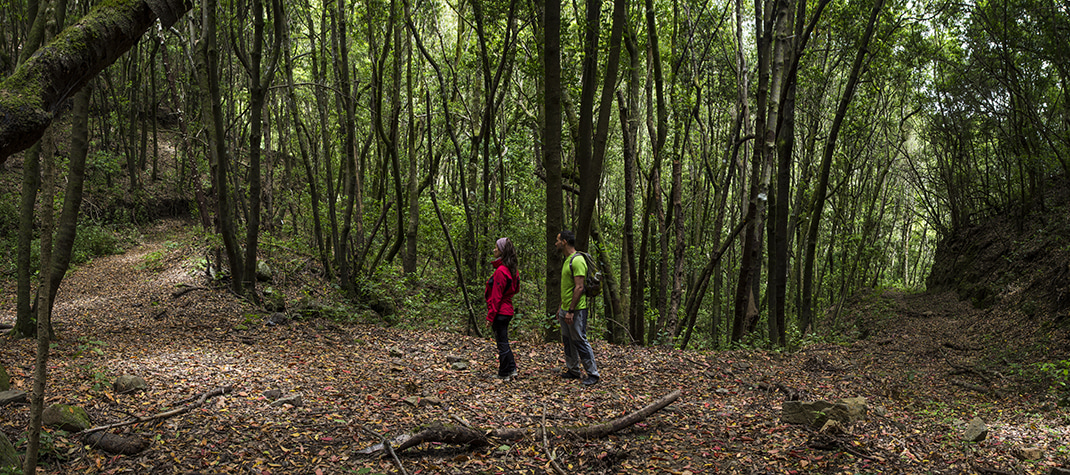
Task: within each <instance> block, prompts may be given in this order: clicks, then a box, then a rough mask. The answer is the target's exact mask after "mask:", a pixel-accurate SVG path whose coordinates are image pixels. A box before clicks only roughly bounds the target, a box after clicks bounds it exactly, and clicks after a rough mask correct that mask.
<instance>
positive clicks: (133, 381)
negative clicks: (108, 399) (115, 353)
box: [111, 374, 149, 394]
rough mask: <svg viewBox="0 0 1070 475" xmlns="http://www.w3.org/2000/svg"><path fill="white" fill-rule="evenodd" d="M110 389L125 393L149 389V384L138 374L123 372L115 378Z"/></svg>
mask: <svg viewBox="0 0 1070 475" xmlns="http://www.w3.org/2000/svg"><path fill="white" fill-rule="evenodd" d="M111 387H112V390H114V391H115V392H116V393H118V394H127V393H132V392H135V391H144V390H146V389H149V384H148V383H146V382H145V380H144V379H143V378H141V377H140V376H134V375H132V374H124V375H122V376H119V377H118V378H115V382H114V383H112V385H111Z"/></svg>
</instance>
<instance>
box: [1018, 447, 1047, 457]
mask: <svg viewBox="0 0 1070 475" xmlns="http://www.w3.org/2000/svg"><path fill="white" fill-rule="evenodd" d="M1018 454H1019V455H1020V457H1019V458H1021V459H1022V460H1040V458H1041V457H1043V456H1044V451H1043V450H1040V447H1022V450H1021V451H1020V452H1018Z"/></svg>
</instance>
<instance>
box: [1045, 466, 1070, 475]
mask: <svg viewBox="0 0 1070 475" xmlns="http://www.w3.org/2000/svg"><path fill="white" fill-rule="evenodd" d="M1048 475H1070V467H1066V466H1063V467H1052V468H1051V473H1049V474H1048Z"/></svg>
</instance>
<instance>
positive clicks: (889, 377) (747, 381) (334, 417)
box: [0, 224, 1070, 474]
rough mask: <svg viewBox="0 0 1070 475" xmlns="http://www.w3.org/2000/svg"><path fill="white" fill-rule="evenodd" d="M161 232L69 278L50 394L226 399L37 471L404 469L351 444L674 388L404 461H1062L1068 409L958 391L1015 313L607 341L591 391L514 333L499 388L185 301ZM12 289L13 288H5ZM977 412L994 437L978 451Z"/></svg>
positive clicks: (480, 378) (588, 465)
mask: <svg viewBox="0 0 1070 475" xmlns="http://www.w3.org/2000/svg"><path fill="white" fill-rule="evenodd" d="M171 226H176V225H175V224H172V225H171ZM166 232H174V229H173V228H167V227H166V226H165V227H164V228H163V229H157V230H156V232H155V233H152V234H150V236H149V237H148V238H147V239H146V241H145V242H144V243H143V244H141V245H140V246H138V247H136V248H135V249H132V250H130V251H129V252H127V253H126V254H123V255H118V256H109V257H103V258H98V259H96V260H94V261H93V262H91V263H88V264H86V265H84V266H82V267H80V268H78V269H77V270H75V271H74V272H72V273H71V274H70V275H68V277H67V278H66V280H65V281H64V284H63V287H62V289H61V290H60V295H59V297H58V300H57V305H56V310H55V316H54V324H55V327H56V329H57V331H58V333H59V335H60V336H61V340H60V341H58V342H56V344H55V346H54V349H53V352H54V354H53V356H52V359H51V360H50V361H51V363H52V364H51V367H50V368H49V377H50V380H49V385H48V393H47V394H48V399H47V402H48V403H49V404H52V403H67V404H77V405H80V406H82V407H84V408H85V409H86V410H87V411H88V413H89V414H90V416H91V418H92V420H93V423H94V424H97V425H103V424H110V423H115V422H120V421H123V420H128V419H130V418H132V417H147V416H151V415H153V414H157V413H160V412H162V411H165V410H169V409H173V408H175V407H180V406H181V405H183V404H185V403H188V402H189V401H190V400H192V399H195V398H196V397H198V396H199V395H200V394H202V393H205V392H207V391H210V390H212V389H215V388H218V387H222V386H230V387H231V388H232V389H231V391H230V392H229V393H228V394H226V395H224V396H220V397H216V398H213V399H210V400H209V401H208V402H207V403H205V404H204V405H203V406H201V407H198V408H196V409H194V410H192V411H190V412H188V413H186V414H182V415H179V416H176V417H172V418H168V419H164V420H159V421H153V422H150V423H144V424H135V425H132V426H128V427H125V428H122V429H118V431H120V432H124V433H127V434H133V435H138V436H140V437H143V438H144V439H146V440H148V441H149V442H150V443H149V446H148V448H147V449H146V450H144V451H142V452H140V453H138V454H136V455H112V454H109V453H107V452H103V451H100V450H96V449H91V448H87V447H86V446H85V445H83V444H82V442H81V441H80V438H79V437H78V436H77V435H76V434H67V433H63V432H62V431H53V430H50V434H51V436H52V437H51V439H50V440H51V443H52V444H53V446H52V448H51V449H50V450H46V451H45V453H44V454H43V456H44V458H43V465H42V467H41V471H42V472H44V473H54V474H67V473H258V474H277V473H316V474H320V473H322V474H328V473H396V472H397V471H398V470H397V467H396V465H395V463H394V461H393V460H392V459H391V458H390V457H386V456H379V455H374V456H365V455H361V454H359V453H358V451H359V450H361V449H363V448H366V447H369V446H372V445H374V444H377V443H379V442H381V440H380V438H379V437H382V438H386V439H393V438H394V437H396V436H400V435H403V434H410V433H414V432H416V431H418V430H419V429H420V428H422V427H426V426H429V425H431V424H434V423H456V422H457V421H463V422H464V423H466V424H469V425H471V426H472V427H477V428H505V427H527V428H538V427H540V425H541V424H542V421H543V414H545V421H546V424H547V425H554V426H584V425H590V424H597V423H601V422H605V421H608V420H611V419H613V418H616V417H620V416H622V415H625V414H628V413H630V412H632V411H634V410H636V409H638V408H640V407H643V406H644V405H646V404H649V403H650V402H652V401H654V400H657V399H658V398H660V397H662V396H663V395H665V394H667V393H669V392H671V391H673V390H677V389H679V390H681V391H682V392H683V395H682V396H681V397H680V398H679V399H678V400H677V401H676V402H675V403H674V404H672V405H670V406H668V407H666V408H665V409H663V410H662V411H659V412H657V413H655V414H654V415H652V416H651V417H649V418H648V419H646V420H645V421H643V422H640V423H638V424H635V425H633V426H631V427H629V428H626V429H624V430H622V431H619V432H617V433H615V434H613V435H610V436H608V437H605V438H603V439H597V440H570V439H564V438H556V439H551V440H550V441H549V446H548V447H544V446H543V444H542V441H541V440H540V438H538V437H528V438H525V439H522V440H520V441H515V442H509V441H503V442H499V443H494V444H491V445H490V446H488V447H481V448H476V449H470V448H468V447H464V446H455V445H450V444H425V445H423V446H418V447H415V448H412V449H409V450H407V451H405V452H402V453H400V454H398V456H399V460H400V461H401V463H402V464H403V465H404V467H405V469H406V471H407V472H408V473H446V474H452V473H457V474H461V473H488V474H490V473H510V474H541V473H550V472H551V471H552V462H551V457H552V458H553V461H554V462H556V463H557V464H559V465H560V466H561V467H562V468H563V469H565V470H566V471H568V472H571V473H590V474H611V473H614V474H615V473H672V474H699V473H728V474H764V473H878V472H879V473H920V472H926V473H1028V474H1034V473H1036V474H1040V473H1048V472H1049V471H1050V470H1051V468H1052V467H1055V466H1058V465H1061V464H1066V463H1067V462H1068V457H1070V449H1068V448H1067V442H1066V441H1067V440H1070V417H1068V416H1067V414H1066V411H1065V409H1058V408H1057V407H1055V408H1053V407H1052V401H1051V398H1050V397H1048V396H1047V393H1046V392H1045V391H1043V390H1034V391H1032V392H1029V391H1023V390H1022V388H1023V386H1022V385H1021V384H1018V383H1019V382H1018V381H1016V380H1014V378H1012V377H1008V376H1006V375H1004V377H1003V378H1002V379H1001V378H999V377H996V378H995V379H994V382H993V383H992V384H991V385H990V387H991V388H993V389H994V390H993V391H991V392H989V393H979V392H977V391H976V390H971V389H968V388H967V387H964V386H962V385H959V384H955V381H953V380H952V379H953V378H960V379H961V378H963V377H964V376H962V375H954V376H949V374H951V373H953V372H955V368H956V367H959V368H960V367H963V366H967V367H969V366H971V365H972V367H976V365H978V364H979V361H980V357H981V354H982V352H980V351H969V350H956V349H955V348H960V349H962V348H966V349H969V348H974V347H983V346H984V345H985V342H984V341H980V340H979V338H981V337H982V336H983V335H985V334H986V333H991V332H995V331H1011V330H1013V329H1014V328H1015V325H1014V324H1013V318H1014V317H1013V316H1010V317H1007V316H1004V317H1006V318H1004V319H1003V320H1008V321H1011V322H1012V323H1006V324H1004V326H1003V327H1000V328H995V327H993V325H998V323H994V322H993V321H995V320H1000V319H996V318H992V315H989V314H982V313H980V312H979V311H976V310H973V309H970V308H968V305H966V304H963V303H961V302H959V301H958V300H957V299H955V298H954V297H953V296H950V295H948V294H935V295H900V294H894V293H888V294H882V295H878V296H871V297H869V298H865V299H861V300H858V301H855V302H853V303H852V305H851V306H850V308H849V309H848V310H847V311H845V312H844V314H845V317H844V318H847V317H850V318H854V319H856V321H857V322H860V324H861V325H864V326H866V327H867V328H868V332H869V335H868V337H867V338H865V339H858V340H855V341H852V342H849V343H844V344H816V345H811V346H807V347H804V348H802V349H800V350H798V351H795V352H790V353H788V352H784V353H781V352H771V351H764V350H734V351H721V352H705V351H701V352H700V351H679V350H671V349H666V348H657V347H636V346H616V345H608V344H605V343H604V342H602V341H595V342H594V343H593V344H594V349H595V352H596V354H597V355H598V357H599V363H600V367H601V368H600V369H601V372H602V373H603V380H602V382H601V383H600V384H598V385H597V386H594V387H592V388H584V387H582V385H580V384H578V383H577V382H575V381H568V382H566V381H560V380H558V379H557V378H556V371H558V370H559V368H560V367H561V364H562V358H561V355H560V353H561V351H560V347H559V345H558V344H552V343H548V344H536V343H532V342H525V341H518V342H516V347H515V348H514V351H516V353H517V354H518V355H519V356H521V358H518V360H519V361H518V363H519V366H520V374H519V375H518V377H517V378H516V379H514V380H512V381H499V380H496V379H494V378H489V377H487V376H486V375H488V374H493V372H494V370H495V368H496V353H495V349H494V344H493V341H491V340H489V339H479V338H474V337H466V336H463V335H458V334H452V333H445V332H433V331H412V330H400V329H393V328H386V327H382V326H377V325H367V324H346V323H338V322H334V321H327V320H320V319H313V320H305V321H295V322H293V323H291V324H289V325H280V326H273V327H269V326H264V325H248V324H247V323H246V322H245V320H246V318H245V316H246V315H250V314H255V313H257V312H258V310H257V309H255V308H253V307H252V306H251V305H249V304H248V303H247V302H245V301H243V300H241V299H239V298H236V297H235V296H234V295H232V294H230V293H229V292H227V291H226V290H222V289H207V290H199V291H196V292H188V293H186V294H184V295H182V296H180V297H177V298H172V297H171V295H172V293H173V292H174V291H175V290H176V288H177V286H179V285H193V286H197V285H202V284H203V279H202V278H201V277H199V276H196V275H195V272H194V270H193V266H192V265H191V264H190V260H189V258H188V257H189V255H194V254H195V252H194V251H193V250H191V249H188V248H182V247H175V246H167V245H165V244H164V242H163V238H162V236H163V235H164V234H166ZM150 253H161V254H162V255H163V256H164V257H163V258H162V259H161V260H160V262H159V265H157V266H152V267H147V266H142V265H139V264H140V263H143V262H144V261H145V256H146V255H148V254H150ZM300 284H301V285H293V286H291V287H293V289H292V290H286V289H284V290H283V291H284V292H292V294H291V295H290V296H291V297H296V296H297V295H296V292H299V291H301V289H305V290H307V289H308V282H301V283H300ZM12 289H13V285H12V284H11V283H4V284H3V293H4V295H6V296H13V292H12ZM13 300H14V299H13V297H12V298H5V299H3V308H0V322H10V323H13V320H14V308H13V307H14V303H13ZM932 312H935V313H932ZM978 322H980V323H978ZM966 325H972V327H971V328H969V330H968V331H964V330H963V326H966ZM1019 326H1020V325H1019ZM2 342H3V345H2V346H0V364H3V365H4V366H5V367H6V368H7V369H8V371H9V373H11V376H12V383H13V389H21V390H27V391H28V390H29V387H30V386H31V383H32V365H33V352H34V351H35V350H34V348H35V344H34V343H33V342H32V341H29V340H11V339H4V340H3V341H2ZM948 343H950V345H949V344H948ZM989 345H990V346H991V344H989ZM392 348H394V349H400V350H401V351H402V353H403V354H402V356H400V357H399V356H394V355H392V354H391V351H390V349H392ZM448 355H456V356H460V357H462V358H466V359H468V360H469V361H470V364H471V367H470V369H469V370H466V371H455V370H451V369H450V366H449V365H448V364H447V363H446V356H448ZM126 373H129V374H135V375H139V376H142V377H144V378H145V379H146V380H147V381H148V382H149V389H148V390H146V391H143V392H137V393H132V394H115V393H113V391H112V390H111V387H110V384H111V381H113V380H114V379H115V378H116V377H118V376H119V375H121V374H126ZM978 373H981V374H983V372H982V371H978ZM969 376H970V375H969V374H967V375H966V376H965V377H966V378H968V377H969ZM269 390H277V391H278V392H279V393H280V394H282V395H284V396H285V395H287V394H295V393H299V394H300V395H301V399H300V401H301V403H300V404H295V405H291V404H282V405H272V404H271V399H270V398H268V397H267V396H265V392H266V391H269ZM855 396H861V397H865V398H866V399H867V402H868V405H869V417H868V418H867V419H866V420H864V421H860V422H857V423H854V424H852V425H849V426H848V427H846V428H845V431H844V432H843V433H840V434H826V433H821V432H819V431H817V430H814V429H811V428H808V427H805V426H799V425H792V424H785V423H783V422H781V420H780V413H781V405H782V404H783V402H784V401H785V400H786V399H803V400H815V399H824V400H834V399H838V398H845V397H855ZM0 415H2V418H0V430H2V431H3V432H4V433H5V434H6V435H7V436H8V438H9V439H11V440H12V441H18V440H19V439H20V438H21V437H22V432H23V431H24V430H25V428H26V427H27V426H28V417H29V407H28V406H25V405H19V406H7V407H3V408H0ZM974 416H979V417H981V418H982V419H984V420H985V421H986V422H987V423H988V424H989V434H990V435H989V437H988V439H986V440H984V441H982V442H980V443H968V442H964V441H963V440H962V433H963V431H964V428H965V424H966V422H965V421H968V420H969V419H971V418H973V417H974ZM20 443H21V442H20ZM17 445H18V444H17ZM18 448H19V449H20V450H23V449H24V447H22V446H19V447H18ZM1025 448H1038V449H1040V452H1039V454H1040V456H1039V458H1036V459H1030V458H1023V456H1022V454H1023V449H1025ZM1031 454H1035V452H1031Z"/></svg>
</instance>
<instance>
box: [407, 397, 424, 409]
mask: <svg viewBox="0 0 1070 475" xmlns="http://www.w3.org/2000/svg"><path fill="white" fill-rule="evenodd" d="M402 401H405V403H407V404H408V405H410V406H413V407H420V406H422V405H424V404H426V403H424V402H423V401H421V400H420V398H418V397H416V396H409V397H407V398H405V399H402Z"/></svg>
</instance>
